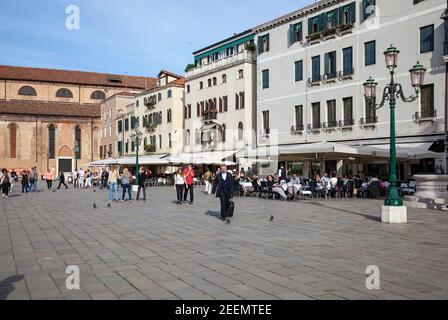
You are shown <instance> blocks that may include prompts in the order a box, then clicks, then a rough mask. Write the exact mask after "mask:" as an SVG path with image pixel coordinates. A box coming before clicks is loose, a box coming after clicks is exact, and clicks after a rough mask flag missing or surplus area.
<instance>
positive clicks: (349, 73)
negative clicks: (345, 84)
mask: <svg viewBox="0 0 448 320" xmlns="http://www.w3.org/2000/svg"><path fill="white" fill-rule="evenodd" d="M354 74H355V69H354V68H345V69H343V70H342V71H339V77H340V78H344V77H350V76H353V75H354Z"/></svg>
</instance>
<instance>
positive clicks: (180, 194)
mask: <svg viewBox="0 0 448 320" xmlns="http://www.w3.org/2000/svg"><path fill="white" fill-rule="evenodd" d="M176 194H177V201H178V202H182V197H183V194H184V185H183V184H176Z"/></svg>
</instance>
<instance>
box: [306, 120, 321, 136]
mask: <svg viewBox="0 0 448 320" xmlns="http://www.w3.org/2000/svg"><path fill="white" fill-rule="evenodd" d="M320 129H322V123H320V122H319V123H318V122H315V123H313V124H311V123H310V124H308V126H307V130H308V131H310V132H315V133H317V132H320Z"/></svg>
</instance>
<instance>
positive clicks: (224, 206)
mask: <svg viewBox="0 0 448 320" xmlns="http://www.w3.org/2000/svg"><path fill="white" fill-rule="evenodd" d="M219 199H220V200H221V217H222V218H223V219H224V218H226V217H227V211H228V210H229V205H230V192H228V191H220V193H219Z"/></svg>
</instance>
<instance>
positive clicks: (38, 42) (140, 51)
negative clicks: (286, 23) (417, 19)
mask: <svg viewBox="0 0 448 320" xmlns="http://www.w3.org/2000/svg"><path fill="white" fill-rule="evenodd" d="M312 2H314V1H312V0H224V1H210V0H208V1H205V0H195V1H192V0H190V1H188V0H164V1H161V0H146V1H145V0H127V1H124V0H121V1H118V0H78V1H76V0H34V1H29V0H14V1H12V0H1V1H0V64H3V65H15V66H32V67H43V68H58V69H69V70H84V71H94V72H108V73H120V74H124V73H126V72H127V73H128V74H129V75H143V76H144V75H146V76H155V75H156V74H157V73H158V71H160V69H168V70H171V71H173V72H177V73H181V74H183V70H184V69H185V66H186V65H187V63H190V62H192V60H193V58H192V54H191V52H192V51H195V50H197V49H201V48H203V47H205V46H208V45H210V44H212V43H214V42H217V41H220V40H222V39H225V38H226V37H229V36H231V35H233V33H238V32H241V31H244V30H247V29H249V28H251V27H254V26H256V25H258V24H260V23H263V22H266V21H268V20H271V19H273V18H276V17H278V16H281V15H283V14H286V13H288V12H291V11H294V10H297V9H299V8H301V7H302V6H304V5H307V4H309V3H312ZM69 5H77V6H78V7H79V9H80V29H79V30H68V29H66V28H65V21H66V18H67V14H66V13H65V9H66V7H67V6H69Z"/></svg>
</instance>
